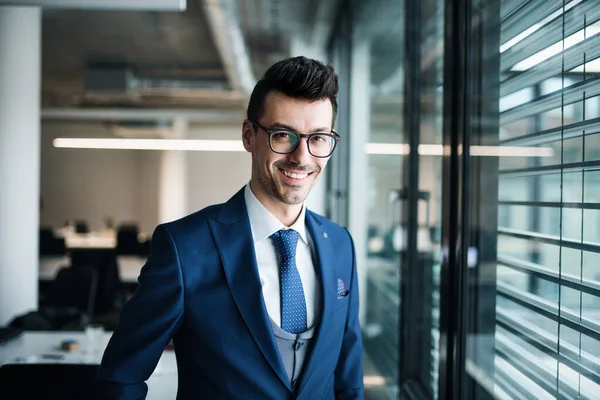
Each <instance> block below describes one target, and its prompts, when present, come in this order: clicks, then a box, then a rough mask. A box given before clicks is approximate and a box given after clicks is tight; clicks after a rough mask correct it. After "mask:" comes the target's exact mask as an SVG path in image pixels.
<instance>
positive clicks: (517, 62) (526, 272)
mask: <svg viewBox="0 0 600 400" xmlns="http://www.w3.org/2000/svg"><path fill="white" fill-rule="evenodd" d="M500 43H501V47H500V53H501V56H500V74H501V76H500V82H501V84H500V131H499V139H500V146H501V148H500V155H501V157H499V160H500V161H499V163H500V165H499V167H500V169H499V171H500V172H499V188H498V189H499V190H498V193H499V194H498V196H499V201H498V208H499V210H498V224H499V226H498V265H497V282H496V288H497V291H496V330H495V343H496V345H495V349H496V353H495V374H496V376H495V378H496V379H495V381H496V388H495V391H496V395H497V396H498V397H502V398H514V399H530V398H535V399H546V398H547V399H553V398H559V399H563V398H566V399H575V398H584V399H585V398H588V399H598V398H600V2H598V1H596V0H587V1H586V0H572V1H566V0H564V1H563V0H529V1H523V0H516V1H515V0H504V1H502V6H501V28H500ZM503 155H504V156H503Z"/></svg>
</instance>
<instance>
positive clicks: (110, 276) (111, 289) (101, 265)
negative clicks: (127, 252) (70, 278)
mask: <svg viewBox="0 0 600 400" xmlns="http://www.w3.org/2000/svg"><path fill="white" fill-rule="evenodd" d="M70 257H71V266H72V268H80V267H92V268H94V270H95V271H96V273H97V275H98V287H97V290H96V299H95V306H94V313H95V314H98V313H104V312H108V311H113V310H114V309H115V308H118V306H119V305H120V303H121V302H122V295H123V290H122V289H123V285H122V282H121V278H120V276H119V267H118V264H117V254H116V251H115V249H73V250H71V252H70Z"/></svg>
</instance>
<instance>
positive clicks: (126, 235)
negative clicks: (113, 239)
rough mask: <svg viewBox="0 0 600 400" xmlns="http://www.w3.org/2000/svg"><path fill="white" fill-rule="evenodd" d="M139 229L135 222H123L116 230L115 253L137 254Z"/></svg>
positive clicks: (138, 250)
mask: <svg viewBox="0 0 600 400" xmlns="http://www.w3.org/2000/svg"><path fill="white" fill-rule="evenodd" d="M138 234H139V229H138V227H137V225H135V224H123V225H121V226H119V229H118V230H117V255H138V254H139V252H140V243H139V241H138Z"/></svg>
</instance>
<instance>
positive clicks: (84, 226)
mask: <svg viewBox="0 0 600 400" xmlns="http://www.w3.org/2000/svg"><path fill="white" fill-rule="evenodd" d="M89 231H90V228H89V227H88V223H87V222H86V221H83V220H77V221H75V233H89Z"/></svg>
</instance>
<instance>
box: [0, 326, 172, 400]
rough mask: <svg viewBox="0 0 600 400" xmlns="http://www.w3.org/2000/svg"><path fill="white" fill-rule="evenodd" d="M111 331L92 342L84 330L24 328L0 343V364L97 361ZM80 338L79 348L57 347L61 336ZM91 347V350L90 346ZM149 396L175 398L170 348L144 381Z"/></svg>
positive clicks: (62, 337) (99, 359)
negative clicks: (56, 357)
mask: <svg viewBox="0 0 600 400" xmlns="http://www.w3.org/2000/svg"><path fill="white" fill-rule="evenodd" d="M111 335H112V332H105V333H104V334H103V336H102V337H101V338H99V339H98V341H97V343H96V345H95V346H92V345H91V341H90V339H88V337H87V336H86V334H85V333H84V332H25V333H24V334H23V335H22V336H20V337H19V338H17V339H14V340H12V341H10V342H8V343H6V344H4V345H0V366H2V365H3V364H15V363H52V364H56V363H66V364H67V363H68V364H93V365H98V364H100V361H101V359H102V354H103V353H104V349H105V348H106V345H107V344H108V340H109V339H110V336H111ZM68 339H73V340H77V341H79V343H80V344H81V349H80V350H78V351H73V352H66V351H63V350H60V348H59V347H60V344H61V342H62V341H63V340H68ZM92 347H93V349H95V351H94V350H92ZM43 354H60V355H63V356H64V358H63V359H62V360H59V361H57V360H48V359H44V358H42V355H43ZM146 383H147V384H148V396H147V397H146V399H148V400H164V399H174V398H175V397H176V394H177V362H176V360H175V353H174V352H173V351H164V352H163V354H162V356H161V358H160V360H159V362H158V365H157V366H156V369H155V370H154V372H153V374H152V375H151V376H150V379H148V381H147V382H146Z"/></svg>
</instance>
